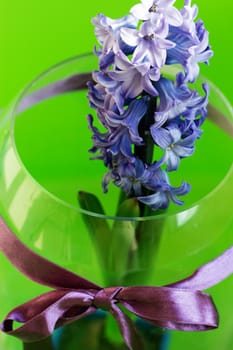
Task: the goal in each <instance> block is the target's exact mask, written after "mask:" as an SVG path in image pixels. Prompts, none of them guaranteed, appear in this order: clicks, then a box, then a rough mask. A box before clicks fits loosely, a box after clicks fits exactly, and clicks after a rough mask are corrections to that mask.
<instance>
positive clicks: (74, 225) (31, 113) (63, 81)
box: [0, 54, 233, 350]
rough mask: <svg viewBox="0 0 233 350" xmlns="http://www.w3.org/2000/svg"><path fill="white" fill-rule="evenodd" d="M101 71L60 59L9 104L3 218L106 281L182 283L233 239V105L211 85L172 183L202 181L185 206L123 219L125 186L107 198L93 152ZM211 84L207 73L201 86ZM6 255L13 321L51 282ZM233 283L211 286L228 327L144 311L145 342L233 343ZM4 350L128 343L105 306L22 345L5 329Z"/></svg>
mask: <svg viewBox="0 0 233 350" xmlns="http://www.w3.org/2000/svg"><path fill="white" fill-rule="evenodd" d="M96 68H97V60H96V57H95V56H93V55H92V54H88V55H82V56H79V57H75V58H72V59H70V60H67V61H65V62H63V63H61V64H58V65H57V66H54V67H52V68H50V69H49V70H48V71H46V72H45V73H43V74H42V75H40V76H39V77H38V78H36V79H35V80H34V81H33V82H32V83H31V84H30V85H29V86H27V87H26V88H25V89H24V90H23V91H22V92H21V93H20V94H19V96H18V97H17V98H16V99H15V101H13V102H12V104H11V105H10V106H9V108H7V109H5V111H4V114H3V115H2V116H1V119H0V194H1V195H0V215H1V216H2V217H3V219H4V220H5V221H6V223H7V224H8V225H9V227H10V228H11V229H12V230H13V232H14V233H15V234H16V235H17V236H18V237H19V238H20V240H21V241H22V242H23V243H24V244H25V245H27V246H28V247H29V248H30V249H32V250H33V251H35V252H36V253H38V254H40V255H41V256H43V257H45V258H47V259H49V260H51V261H53V262H54V263H57V264H59V265H60V266H63V267H65V268H66V269H69V270H71V271H73V272H75V273H77V274H78V275H81V276H82V277H85V278H86V279H89V280H91V281H92V282H94V283H97V284H98V285H101V286H103V287H108V286H113V285H124V286H129V285H145V286H147V285H148V286H154V285H155V286H160V285H166V284H169V283H172V282H175V281H178V280H180V279H182V278H185V277H187V276H189V275H190V274H192V272H193V271H194V270H195V269H197V268H198V267H200V266H201V265H203V264H204V263H207V262H208V261H210V260H211V259H213V258H214V257H216V256H217V255H219V254H220V253H221V252H223V250H224V249H226V248H228V247H229V246H230V245H232V242H233V212H232V207H233V171H232V154H233V142H232V135H233V132H232V130H233V127H232V123H233V112H232V107H231V106H230V104H229V102H228V101H227V100H226V98H225V97H224V96H223V94H222V93H221V92H220V91H219V90H218V89H217V87H216V86H214V85H213V84H212V83H211V82H208V83H209V85H210V90H211V93H210V107H209V115H210V118H209V119H208V120H207V121H206V122H205V125H204V126H203V129H204V133H203V135H202V138H201V139H200V140H199V141H198V144H197V149H196V151H195V154H194V155H193V156H192V157H191V158H190V159H186V160H184V161H183V162H182V164H181V166H180V169H179V171H178V172H177V173H176V174H173V177H172V183H173V184H174V183H175V184H176V183H177V184H179V183H180V182H181V180H183V179H185V180H186V181H187V182H189V183H191V184H192V190H191V192H190V194H189V195H187V197H186V199H185V204H184V206H182V207H175V206H172V205H171V206H170V207H169V209H168V210H167V211H166V212H164V213H162V214H159V215H155V214H154V215H151V216H147V217H138V216H137V215H136V214H135V215H133V216H132V215H130V216H122V215H121V214H120V213H119V212H118V213H117V204H118V200H119V190H118V189H117V188H116V187H113V186H112V187H111V188H110V189H109V193H108V194H103V193H102V187H101V179H102V177H103V175H104V173H105V168H104V166H103V164H102V163H101V161H97V160H90V159H89V158H90V155H89V153H88V150H89V149H90V148H91V146H92V142H91V132H90V131H89V130H88V127H87V118H86V116H87V114H88V113H92V111H91V109H90V107H89V103H88V99H87V97H86V95H87V91H86V82H87V81H88V80H89V79H91V75H90V72H91V71H93V70H95V69H96ZM202 81H206V79H205V78H200V81H199V82H198V83H199V84H201V82H202ZM58 82H59V83H58ZM86 192H87V193H90V194H94V195H95V196H97V197H98V198H99V200H100V202H101V204H102V207H101V210H99V209H98V210H96V211H93V210H88V208H84V207H83V206H82V205H81V204H80V203H81V202H80V198H81V199H82V194H83V193H86ZM80 196H81V197H80ZM78 198H79V200H78ZM131 212H132V211H131ZM138 237H139V238H140V244H138V242H137V240H139V238H138ZM0 260H1V261H0V266H1V269H0V276H1V281H2V283H1V287H0V298H1V310H0V318H1V319H3V318H4V317H5V315H6V314H7V312H9V311H10V309H12V308H14V307H16V306H17V305H19V304H22V303H24V302H25V301H27V300H29V299H31V298H33V297H35V296H36V295H39V294H41V293H42V292H44V291H47V290H48V288H46V287H44V286H41V285H38V284H36V283H34V282H32V281H30V280H28V279H27V278H26V277H25V276H23V275H22V274H21V273H20V272H18V271H17V270H16V269H15V268H14V267H13V266H12V265H11V264H10V262H8V261H7V259H6V258H4V257H3V256H2V255H1V256H0ZM232 282H233V278H232V277H230V278H228V279H227V280H225V281H224V282H222V283H221V284H219V285H217V286H216V287H214V288H211V289H210V290H209V291H208V292H210V293H211V295H212V296H213V297H214V300H215V302H216V305H217V307H218V310H219V313H220V316H221V319H220V326H219V328H218V329H217V330H214V331H209V332H199V333H198V332H181V331H166V330H161V329H159V328H156V327H154V326H151V325H150V324H148V323H146V322H144V321H142V320H140V319H135V320H134V321H135V324H136V326H137V328H138V329H139V332H140V333H141V334H142V336H143V337H144V342H145V344H146V350H152V349H153V350H176V349H177V350H178V349H186V348H188V349H189V350H202V349H203V350H204V349H211V350H217V349H220V348H221V349H222V350H232V345H231V344H232V341H233V338H232V327H233V319H232V313H231V308H230V307H229V305H231V299H232V298H231V294H232V288H230V286H231V285H232ZM0 347H1V348H2V349H4V350H21V349H28V350H29V349H33V350H35V349H37V348H38V349H41V348H44V350H46V349H54V350H61V349H66V350H70V349H72V350H73V349H75V348H77V349H80V350H84V349H88V350H97V349H98V350H100V349H101V350H104V349H108V350H111V349H115V350H123V349H127V347H126V346H125V345H124V343H123V340H122V339H121V336H120V334H119V331H118V329H117V326H116V324H115V322H114V320H113V319H112V318H111V316H109V315H106V314H105V313H104V311H103V312H102V311H99V312H97V313H96V314H95V315H94V316H92V317H88V318H86V319H83V320H80V321H77V322H75V323H74V324H72V325H70V326H66V327H64V328H62V329H58V330H56V331H55V332H54V334H53V335H52V336H51V338H49V339H48V340H45V341H43V342H39V343H32V344H23V343H21V342H20V341H19V340H17V339H15V338H13V337H10V336H7V335H5V334H3V333H1V334H0Z"/></svg>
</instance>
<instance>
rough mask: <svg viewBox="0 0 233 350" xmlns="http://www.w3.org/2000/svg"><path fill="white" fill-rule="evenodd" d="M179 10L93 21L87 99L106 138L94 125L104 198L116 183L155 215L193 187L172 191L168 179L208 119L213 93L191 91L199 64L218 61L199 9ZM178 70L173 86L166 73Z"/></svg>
mask: <svg viewBox="0 0 233 350" xmlns="http://www.w3.org/2000/svg"><path fill="white" fill-rule="evenodd" d="M174 3H175V1H174V0H141V2H140V3H139V4H136V5H134V6H133V7H132V8H131V10H130V14H129V15H127V16H124V17H123V18H120V19H116V20H114V19H111V18H109V17H106V16H104V15H102V14H100V15H98V16H97V17H95V18H94V19H93V20H92V22H93V24H94V25H95V34H96V37H97V40H98V43H99V47H98V48H97V49H96V50H95V52H96V55H97V56H98V59H99V71H95V72H93V81H92V82H90V83H89V92H88V98H89V101H90V105H91V107H92V108H94V109H95V110H96V114H97V118H98V119H99V121H100V123H101V124H102V125H103V127H104V128H105V130H106V132H103V131H101V132H100V131H99V130H98V129H97V127H96V126H95V122H94V118H93V117H92V116H89V117H88V119H89V128H90V129H91V131H92V133H93V136H92V140H93V147H92V149H91V150H90V152H92V153H94V154H95V155H94V156H93V157H92V158H93V159H101V160H102V161H103V162H104V164H105V166H106V168H107V172H106V174H105V175H104V177H103V189H104V192H107V191H108V187H109V184H110V183H111V182H113V183H114V184H115V185H116V186H118V187H120V188H121V189H122V190H123V191H124V192H125V194H126V196H127V197H128V198H134V197H136V198H137V200H138V201H139V202H140V203H143V204H146V205H148V206H149V207H150V208H151V209H152V210H153V211H156V210H159V209H160V210H161V209H166V208H167V207H168V206H169V203H170V202H171V201H172V202H174V203H175V204H177V205H182V204H183V201H182V200H181V199H180V198H179V196H183V195H185V194H187V193H188V192H189V191H190V188H191V186H190V185H189V184H187V183H186V182H185V181H181V182H182V184H181V185H180V186H178V187H174V186H172V184H171V183H170V179H169V172H171V171H177V170H178V168H179V165H180V162H181V161H182V159H184V158H187V157H190V156H191V155H192V154H193V153H194V151H195V147H196V146H195V145H196V140H197V139H199V138H200V136H201V134H202V131H201V125H202V123H203V122H204V120H205V118H206V116H207V108H206V107H207V104H208V86H207V85H206V84H204V85H203V93H202V94H200V93H199V92H198V91H196V90H195V89H194V88H192V83H194V82H196V80H197V78H198V75H199V71H200V68H199V63H201V62H204V63H206V64H207V63H208V60H209V58H210V57H211V56H212V54H213V53H212V51H211V49H210V46H209V41H208V38H209V35H208V32H207V30H206V29H205V27H204V24H203V22H202V21H201V20H200V19H198V20H196V18H197V14H198V8H197V6H196V5H191V1H190V0H185V2H184V6H183V8H181V9H177V8H175V6H174ZM173 65H175V66H176V67H177V73H176V76H175V77H173V78H170V77H168V76H167V75H166V67H169V66H173ZM141 208H142V206H141ZM141 214H143V213H141Z"/></svg>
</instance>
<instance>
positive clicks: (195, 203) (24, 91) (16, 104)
mask: <svg viewBox="0 0 233 350" xmlns="http://www.w3.org/2000/svg"><path fill="white" fill-rule="evenodd" d="M92 56H93V57H94V55H93V53H92V52H89V53H83V54H80V55H77V56H74V57H70V58H68V59H65V60H63V61H61V62H58V63H57V64H55V65H53V66H51V67H49V68H48V69H46V70H45V71H43V72H42V73H41V74H39V75H37V76H36V77H35V78H34V79H33V80H32V81H31V82H30V83H29V84H27V85H26V86H25V87H24V88H23V89H22V90H21V92H20V93H19V94H18V96H17V97H16V99H15V100H14V101H13V103H12V106H11V108H10V113H12V115H11V118H10V138H11V143H12V145H13V149H14V152H15V154H16V158H17V160H18V162H19V164H20V166H21V167H22V169H23V171H24V172H25V173H26V174H27V176H28V177H29V178H30V179H31V181H33V182H34V184H35V185H36V186H38V187H39V188H40V190H41V191H42V192H43V193H44V194H46V195H47V196H48V197H49V198H51V199H52V200H54V201H56V202H57V203H60V204H61V205H62V206H65V207H67V208H69V209H71V210H74V211H77V212H79V213H83V214H87V215H89V216H95V217H99V218H105V219H109V220H128V221H146V220H153V219H161V218H164V217H168V216H174V215H178V214H181V213H185V212H188V211H190V210H193V209H194V208H197V207H198V206H199V203H200V202H202V201H203V200H205V199H208V198H209V197H210V196H211V195H212V194H214V193H215V192H216V191H218V189H219V188H220V187H221V186H222V185H223V184H224V183H225V181H227V179H228V177H229V176H230V174H231V173H232V172H233V163H232V164H231V166H230V167H229V168H228V170H227V171H226V173H225V174H224V176H223V177H222V179H221V180H220V181H219V182H218V183H217V184H216V186H215V187H214V188H213V189H211V190H210V191H209V192H208V193H207V194H205V195H203V196H202V197H200V198H199V199H198V200H196V201H193V202H192V203H191V204H189V205H183V206H181V207H177V208H176V210H174V211H171V212H167V211H164V212H163V213H159V214H156V213H155V215H151V216H144V217H141V216H135V217H120V216H114V215H108V214H106V215H103V214H99V213H96V212H92V211H88V210H84V209H82V208H80V207H78V206H75V205H73V204H71V203H69V202H68V201H66V200H64V199H62V198H60V197H59V196H58V195H56V194H54V193H52V192H51V191H49V190H48V189H47V188H46V187H45V186H43V185H42V184H41V183H40V182H39V181H38V180H36V178H35V177H34V175H33V174H31V172H30V171H29V170H28V169H27V167H26V166H25V164H24V161H23V159H22V158H21V156H20V154H19V152H18V148H17V145H16V142H15V137H14V130H15V120H16V117H17V115H18V114H19V113H18V109H19V107H20V104H21V102H22V100H23V98H24V97H25V96H27V95H28V92H29V91H30V90H31V89H32V87H33V86H34V85H35V84H36V83H37V82H38V81H40V80H41V79H42V78H44V77H46V76H47V75H48V74H50V73H51V72H53V71H56V70H57V69H59V68H61V67H63V66H65V65H67V64H69V63H72V62H75V61H77V60H80V59H82V58H87V57H92ZM88 73H89V72H88ZM77 75H78V74H77ZM200 78H201V80H203V81H205V82H207V83H208V85H209V86H210V87H211V88H212V89H213V90H215V92H216V93H217V94H218V95H219V96H220V98H221V100H222V102H223V103H224V105H225V106H226V108H227V110H228V111H229V116H230V118H229V119H230V122H233V107H232V105H231V103H230V101H229V100H228V99H227V98H226V96H225V95H224V94H223V92H222V91H221V90H220V89H219V88H218V87H217V86H216V85H215V84H214V83H213V82H212V81H211V80H209V79H207V78H206V77H205V76H203V75H200Z"/></svg>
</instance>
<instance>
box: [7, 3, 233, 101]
mask: <svg viewBox="0 0 233 350" xmlns="http://www.w3.org/2000/svg"><path fill="white" fill-rule="evenodd" d="M135 3H137V1H135V0H118V1H109V0H100V1H96V0H89V1H80V0H65V1H62V0H61V1H55V0H41V1H35V0H22V1H20V0H10V1H8V0H0V81H1V85H0V108H1V107H4V106H5V105H6V104H7V103H8V102H9V101H10V100H11V99H12V97H14V96H15V94H16V93H17V92H18V91H19V90H20V89H21V88H22V87H23V86H24V85H25V84H27V83H28V82H29V81H30V80H31V79H32V78H34V77H35V76H36V75H37V74H38V73H40V72H41V71H43V70H44V69H46V68H47V67H49V66H51V65H53V64H54V63H57V62H59V61H61V60H64V59H65V58H68V57H71V56H74V55H77V54H80V53H84V52H89V51H91V50H92V48H93V46H94V45H95V43H96V41H95V38H94V34H93V26H92V24H91V18H92V17H93V16H95V15H96V14H97V13H99V12H102V13H104V14H105V15H108V16H110V17H113V18H117V17H120V16H123V15H125V14H127V13H128V11H129V9H130V7H131V6H132V5H133V4H135ZM196 3H197V4H198V5H199V10H200V11H199V17H200V18H203V19H204V21H205V24H206V27H207V28H208V30H209V32H210V41H211V44H212V47H213V49H214V51H215V56H214V58H213V59H212V60H211V65H210V66H209V67H203V72H204V74H205V75H206V76H207V77H208V78H210V79H212V80H213V82H214V83H215V84H217V85H218V86H219V88H220V89H221V90H222V91H223V92H224V93H225V95H226V96H227V97H228V98H229V99H230V100H231V102H233V96H232V83H231V78H232V77H233V68H232V57H231V56H232V6H233V5H232V2H231V0H225V1H224V3H223V2H221V1H217V0H205V1H203V0H196ZM182 4H183V1H181V0H177V5H178V6H181V5H182Z"/></svg>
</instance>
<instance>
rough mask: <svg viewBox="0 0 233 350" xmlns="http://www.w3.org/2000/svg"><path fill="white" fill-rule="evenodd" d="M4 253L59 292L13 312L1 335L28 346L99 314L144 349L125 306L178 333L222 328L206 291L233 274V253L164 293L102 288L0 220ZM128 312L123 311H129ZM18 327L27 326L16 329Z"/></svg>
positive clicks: (133, 349)
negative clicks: (44, 254) (24, 240)
mask: <svg viewBox="0 0 233 350" xmlns="http://www.w3.org/2000/svg"><path fill="white" fill-rule="evenodd" d="M0 249H1V250H2V252H3V254H4V255H5V256H6V257H7V258H8V259H9V261H10V262H11V263H12V264H13V265H14V266H15V267H16V268H17V269H18V270H20V271H21V272H22V273H23V274H24V275H26V276H27V277H28V278H30V279H31V280H33V281H35V282H37V283H40V284H42V285H45V286H49V287H51V288H54V289H53V290H51V291H49V292H46V293H44V294H42V295H40V296H38V297H36V298H34V299H32V300H30V301H28V302H26V303H25V304H22V305H21V306H19V307H16V308H15V309H13V310H12V311H11V312H10V313H9V314H8V315H7V316H6V318H5V319H4V321H3V322H2V323H1V330H2V331H3V332H5V333H7V334H10V335H13V336H16V337H17V338H19V339H21V340H23V341H24V342H34V341H40V340H42V339H44V338H46V337H48V336H49V335H51V334H52V333H53V331H54V329H55V328H57V327H59V326H64V325H66V324H68V323H71V322H74V321H75V320H78V319H80V318H82V317H85V316H87V315H90V314H92V313H94V312H96V311H97V310H98V309H102V310H105V311H107V312H109V313H110V314H112V316H113V317H114V318H115V320H116V322H117V323H118V326H119V329H120V332H121V334H122V337H123V338H124V341H125V343H126V345H127V346H128V348H129V349H131V350H141V349H142V347H143V345H142V341H141V338H140V336H139V334H138V331H137V329H136V328H135V326H134V323H133V321H132V320H131V318H130V317H129V316H128V315H126V313H125V312H124V311H122V309H121V308H119V305H121V306H123V307H124V308H125V309H127V310H129V311H130V312H131V313H133V314H135V315H136V316H138V317H141V318H142V319H144V320H146V321H149V322H151V323H152V324H154V325H156V326H159V327H164V328H167V329H172V330H184V331H206V330H210V329H214V328H216V327H218V315H217V311H216V308H215V305H214V303H213V301H212V299H211V297H210V295H208V294H207V293H204V292H202V291H201V289H205V288H209V287H212V286H213V285H215V284H217V283H219V282H220V281H221V280H223V279H224V278H226V277H227V276H229V275H230V274H232V273H233V247H231V248H230V249H228V250H227V251H225V252H224V253H223V254H222V255H221V256H219V257H218V258H217V259H215V260H213V261H211V262H209V263H208V264H206V265H204V266H202V267H201V268H200V269H198V270H196V271H195V272H194V274H192V275H191V276H190V277H188V278H186V279H184V280H181V281H179V282H176V283H173V284H170V285H167V286H162V287H139V286H138V287H136V286H135V287H122V286H114V287H107V288H102V287H100V286H98V285H96V284H94V283H92V282H90V281H88V280H86V279H84V278H82V277H80V276H78V275H76V274H74V273H72V272H71V271H68V270H66V269H64V268H62V267H60V266H58V265H56V264H54V263H52V262H50V261H49V260H46V259H45V258H43V257H41V256H39V255H38V254H36V253H34V252H33V251H31V250H30V249H28V248H27V247H26V246H25V245H24V244H23V243H22V242H21V241H20V240H19V239H18V238H17V237H16V236H15V235H14V234H13V232H12V231H11V230H10V229H9V228H8V227H7V226H6V224H5V222H4V220H3V219H2V218H0ZM124 308H123V310H124ZM14 321H17V322H20V323H22V324H23V325H22V326H20V327H19V328H17V329H13V323H14Z"/></svg>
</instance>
